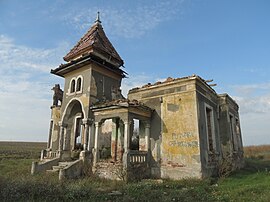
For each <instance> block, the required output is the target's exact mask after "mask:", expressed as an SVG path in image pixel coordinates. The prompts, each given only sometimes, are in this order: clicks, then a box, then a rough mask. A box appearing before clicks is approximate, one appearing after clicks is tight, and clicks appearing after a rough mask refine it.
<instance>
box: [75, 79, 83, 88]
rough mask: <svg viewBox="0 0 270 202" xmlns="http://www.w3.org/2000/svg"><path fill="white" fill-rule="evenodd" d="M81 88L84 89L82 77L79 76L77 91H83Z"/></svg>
mask: <svg viewBox="0 0 270 202" xmlns="http://www.w3.org/2000/svg"><path fill="white" fill-rule="evenodd" d="M81 90H82V79H81V78H80V77H79V78H78V79H77V86H76V91H81Z"/></svg>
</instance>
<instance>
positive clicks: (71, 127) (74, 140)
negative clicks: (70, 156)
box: [63, 99, 85, 151]
mask: <svg viewBox="0 0 270 202" xmlns="http://www.w3.org/2000/svg"><path fill="white" fill-rule="evenodd" d="M84 117H85V115H84V112H83V108H82V104H81V103H80V101H79V100H77V99H74V100H72V101H71V102H70V103H69V104H68V105H67V107H66V110H65V112H64V115H63V123H64V124H65V125H66V131H65V138H64V142H63V144H64V150H65V151H70V150H82V149H83V148H82V147H83V143H84V142H83V141H84V137H83V134H84V133H83V132H84V127H83V124H82V120H83V119H84Z"/></svg>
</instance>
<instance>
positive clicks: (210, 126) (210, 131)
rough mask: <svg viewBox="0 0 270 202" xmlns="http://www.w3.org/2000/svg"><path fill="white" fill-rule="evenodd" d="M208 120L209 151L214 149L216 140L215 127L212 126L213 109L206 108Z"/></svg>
mask: <svg viewBox="0 0 270 202" xmlns="http://www.w3.org/2000/svg"><path fill="white" fill-rule="evenodd" d="M206 122H207V134H208V147H209V151H211V152H213V151H214V140H213V128H212V110H211V109H209V108H206Z"/></svg>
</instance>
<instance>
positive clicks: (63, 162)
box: [58, 161, 72, 166]
mask: <svg viewBox="0 0 270 202" xmlns="http://www.w3.org/2000/svg"><path fill="white" fill-rule="evenodd" d="M71 163H72V162H70V161H62V162H59V163H58V165H59V166H68V165H70V164H71Z"/></svg>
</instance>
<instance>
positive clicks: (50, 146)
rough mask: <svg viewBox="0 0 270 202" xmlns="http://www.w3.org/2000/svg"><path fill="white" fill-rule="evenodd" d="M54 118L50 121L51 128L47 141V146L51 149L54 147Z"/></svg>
mask: <svg viewBox="0 0 270 202" xmlns="http://www.w3.org/2000/svg"><path fill="white" fill-rule="evenodd" d="M53 124H54V123H53V120H51V121H50V129H49V139H48V143H47V148H48V149H49V150H51V148H52V133H53Z"/></svg>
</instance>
